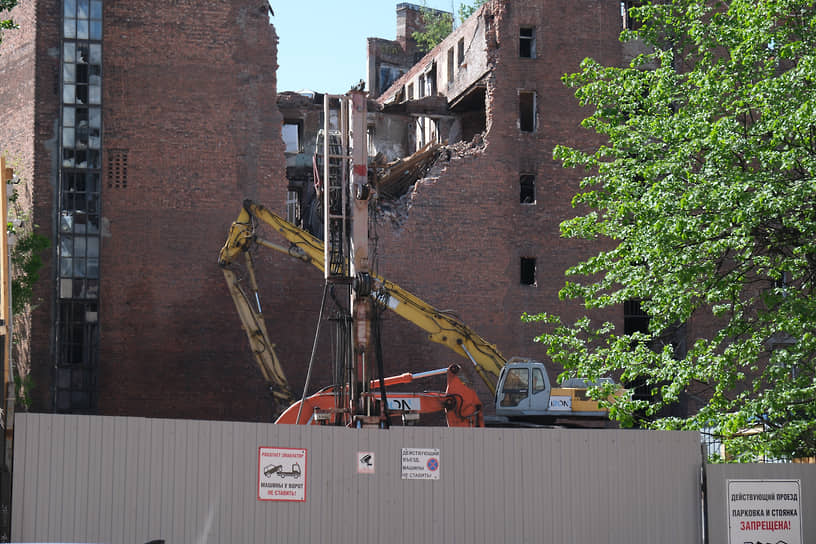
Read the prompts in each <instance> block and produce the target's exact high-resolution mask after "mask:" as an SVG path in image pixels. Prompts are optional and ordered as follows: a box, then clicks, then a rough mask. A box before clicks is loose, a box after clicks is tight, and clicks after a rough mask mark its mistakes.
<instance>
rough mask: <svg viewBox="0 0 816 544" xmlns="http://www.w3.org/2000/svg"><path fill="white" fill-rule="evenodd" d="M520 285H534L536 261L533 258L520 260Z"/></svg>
mask: <svg viewBox="0 0 816 544" xmlns="http://www.w3.org/2000/svg"><path fill="white" fill-rule="evenodd" d="M521 284H522V285H535V284H536V260H535V257H522V258H521Z"/></svg>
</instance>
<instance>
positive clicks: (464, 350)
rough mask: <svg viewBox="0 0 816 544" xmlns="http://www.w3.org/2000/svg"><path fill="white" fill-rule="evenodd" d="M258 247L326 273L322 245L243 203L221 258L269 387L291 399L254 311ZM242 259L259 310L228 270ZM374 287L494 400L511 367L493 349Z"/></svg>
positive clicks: (393, 290) (411, 299)
mask: <svg viewBox="0 0 816 544" xmlns="http://www.w3.org/2000/svg"><path fill="white" fill-rule="evenodd" d="M259 221H260V222H263V223H266V224H267V225H269V226H270V227H272V228H273V229H274V230H276V231H277V232H278V233H279V234H280V235H281V236H283V237H284V238H286V240H288V241H289V246H288V247H284V246H281V245H278V244H275V243H273V242H270V241H268V240H265V239H262V238H260V237H259V233H258V223H259ZM254 244H257V245H261V246H263V247H267V248H269V249H274V250H276V251H280V252H282V253H285V254H287V255H290V256H292V257H296V258H298V259H301V260H302V261H304V262H307V263H309V264H311V265H313V266H314V267H316V268H318V269H319V270H321V271H322V270H323V242H322V241H321V240H319V239H318V238H315V237H314V236H312V235H311V234H309V233H308V232H306V231H304V230H302V229H300V228H298V227H296V226H295V225H292V224H291V223H289V222H288V221H286V220H284V219H283V218H281V217H280V216H278V215H277V214H275V213H273V212H271V211H269V210H267V209H266V208H264V207H263V206H261V205H260V204H256V203H254V202H251V201H249V200H247V201H244V207H243V209H242V210H241V213H240V215H239V216H238V219H237V220H236V221H235V222H234V223H233V224H232V227H231V228H230V232H229V237H228V238H227V241H226V243H225V244H224V247H223V248H222V249H221V254H220V255H219V258H218V263H219V264H220V265H221V267H222V268H223V270H224V275H225V277H226V278H227V284H228V285H230V292H231V293H233V299H234V300H235V303H236V306H237V307H238V313H239V315H241V320H242V322H243V324H244V329H245V330H246V332H247V336H248V337H249V341H250V344H251V345H252V346H253V352H254V353H255V356H256V359H257V360H258V363H259V365H260V366H261V371H262V372H263V373H264V376H265V377H266V378H267V380H268V381H270V383H271V384H273V385H276V386H279V387H281V388H282V389H283V390H285V391H286V392H287V394H289V395H290V396H291V393H289V385H288V382H286V378H285V376H284V375H283V370H282V368H281V367H280V362H279V361H278V360H277V357H276V356H275V355H274V345H273V344H272V343H271V342H269V338H268V335H267V333H266V327H265V325H264V324H263V317H262V316H261V315H260V311H259V310H258V311H257V312H256V311H255V310H256V309H257V307H259V304H257V284H256V282H255V277H254V272H253V268H252V262H251V259H250V257H249V253H248V250H249V249H250V248H251V247H252V246H253V245H254ZM241 253H245V254H246V255H247V257H246V258H247V269H248V270H249V280H250V284H251V286H252V289H253V291H254V293H253V294H254V295H255V297H256V306H255V307H253V305H252V304H251V302H250V300H249V297H248V296H247V294H246V293H245V292H244V291H243V290H242V289H240V287H239V286H238V285H237V282H236V278H235V274H234V273H232V271H231V270H230V265H231V264H232V263H233V262H234V260H235V259H236V258H237V257H238V255H239V254H241ZM229 274H232V275H231V276H230V275H229ZM372 281H373V286H372V295H371V296H372V297H373V298H374V300H376V301H377V302H378V303H379V304H381V305H383V306H385V307H387V308H390V309H391V310H392V311H393V312H395V313H397V314H398V315H399V316H401V317H402V318H404V319H406V320H408V321H410V322H411V323H413V324H414V325H416V326H417V327H419V328H421V329H422V330H424V331H425V332H427V333H428V335H429V338H430V339H431V340H432V341H434V342H437V343H439V344H443V345H445V346H447V347H449V348H450V349H452V350H453V351H455V352H456V353H458V354H459V355H461V356H462V357H465V358H466V359H468V360H469V361H470V362H471V363H473V365H474V369H475V370H476V373H477V374H479V376H480V377H481V378H482V380H483V381H484V382H485V385H487V387H488V389H489V390H490V392H491V394H494V395H495V393H496V384H497V382H498V378H499V373H500V372H501V369H502V368H503V367H504V365H505V363H506V362H507V360H506V359H505V357H504V356H503V355H502V354H501V353H500V352H499V350H498V349H497V348H496V346H495V345H493V344H491V343H489V342H488V341H487V340H485V339H484V338H482V337H481V336H479V335H478V334H476V333H475V332H474V331H473V330H471V329H470V328H469V327H468V326H467V325H465V324H464V323H463V322H462V321H461V320H460V319H459V318H458V317H456V316H455V315H453V314H451V313H449V312H445V311H441V310H438V309H436V308H434V307H433V306H431V305H430V304H427V303H426V302H424V301H422V300H421V299H419V298H417V297H416V296H414V295H412V294H411V293H409V292H408V291H406V290H405V289H402V288H401V287H400V286H398V285H397V284H395V283H393V282H391V281H388V280H385V279H383V278H380V277H378V276H373V277H372ZM242 308H243V309H242ZM247 308H248V309H247ZM243 314H248V317H247V318H245V317H244V315H243ZM270 378H271V379H270Z"/></svg>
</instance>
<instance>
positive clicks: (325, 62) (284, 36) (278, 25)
mask: <svg viewBox="0 0 816 544" xmlns="http://www.w3.org/2000/svg"><path fill="white" fill-rule="evenodd" d="M399 3H400V2H397V1H394V0H269V4H270V5H271V6H272V9H273V10H275V16H274V17H272V18H271V21H272V24H274V25H275V30H276V31H277V33H278V38H279V40H280V41H279V43H278V65H279V68H278V92H280V91H299V90H301V89H310V90H313V91H318V92H325V93H332V94H342V93H345V92H346V91H348V90H349V89H350V88H351V87H352V86H353V85H355V84H356V83H357V82H359V81H360V79H365V77H366V65H365V64H366V38H368V37H377V38H387V39H391V40H393V39H394V38H395V37H396V22H397V11H396V6H397V4H399ZM411 3H414V4H418V5H422V4H423V2H422V0H415V1H414V2H411ZM466 3H467V2H466ZM425 4H426V5H427V6H428V7H431V8H436V9H443V10H445V11H451V6H453V8H454V9H457V10H458V7H459V4H460V0H427V2H425Z"/></svg>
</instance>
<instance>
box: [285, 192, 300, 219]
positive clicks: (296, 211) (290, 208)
mask: <svg viewBox="0 0 816 544" xmlns="http://www.w3.org/2000/svg"><path fill="white" fill-rule="evenodd" d="M286 220H287V221H289V222H290V223H292V224H293V225H299V224H300V192H298V191H296V190H293V189H292V188H289V189H287V190H286Z"/></svg>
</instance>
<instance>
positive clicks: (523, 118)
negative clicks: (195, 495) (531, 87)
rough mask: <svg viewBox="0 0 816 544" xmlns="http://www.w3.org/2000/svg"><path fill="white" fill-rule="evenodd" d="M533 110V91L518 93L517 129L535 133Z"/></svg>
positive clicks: (534, 104)
mask: <svg viewBox="0 0 816 544" xmlns="http://www.w3.org/2000/svg"><path fill="white" fill-rule="evenodd" d="M535 110H536V93H535V91H519V129H520V130H521V131H522V132H535V129H536V115H535Z"/></svg>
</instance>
